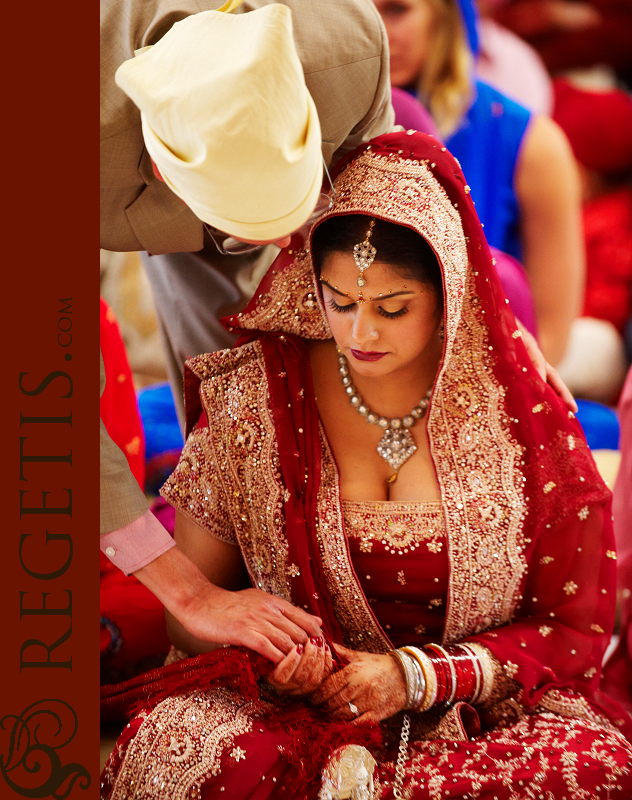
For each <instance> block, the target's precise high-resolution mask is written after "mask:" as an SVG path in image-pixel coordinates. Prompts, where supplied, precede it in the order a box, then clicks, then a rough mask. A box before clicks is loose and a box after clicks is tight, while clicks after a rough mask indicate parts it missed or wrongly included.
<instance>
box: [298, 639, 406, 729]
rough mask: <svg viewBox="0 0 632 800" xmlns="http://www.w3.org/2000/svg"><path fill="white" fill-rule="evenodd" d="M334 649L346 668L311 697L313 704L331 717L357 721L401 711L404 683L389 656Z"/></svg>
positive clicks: (375, 718) (338, 647) (393, 660)
mask: <svg viewBox="0 0 632 800" xmlns="http://www.w3.org/2000/svg"><path fill="white" fill-rule="evenodd" d="M334 647H335V648H336V652H337V653H338V655H339V656H341V657H342V659H343V660H344V661H345V662H346V666H345V667H344V668H343V669H341V670H340V671H339V672H335V673H334V674H333V675H332V676H331V677H330V678H328V679H327V680H326V681H325V682H324V683H323V685H322V686H321V687H320V689H318V690H317V691H316V692H315V693H314V694H313V695H312V698H311V700H312V702H313V703H315V704H316V705H322V707H323V708H324V709H326V710H327V711H329V712H330V713H331V714H333V715H334V716H335V717H340V718H341V719H346V720H352V721H353V720H356V719H357V720H358V721H359V722H366V721H369V720H372V721H374V722H379V721H380V720H383V719H386V718H387V717H391V716H393V714H396V713H397V712H398V711H401V709H402V708H403V707H404V705H405V704H406V682H405V679H404V676H403V674H402V671H401V670H400V668H399V667H398V665H397V663H396V661H395V659H394V658H393V657H392V656H389V655H374V654H372V653H362V652H355V651H354V650H348V649H347V648H346V647H341V646H340V645H334ZM352 706H353V707H355V710H354V708H352ZM356 710H357V713H356Z"/></svg>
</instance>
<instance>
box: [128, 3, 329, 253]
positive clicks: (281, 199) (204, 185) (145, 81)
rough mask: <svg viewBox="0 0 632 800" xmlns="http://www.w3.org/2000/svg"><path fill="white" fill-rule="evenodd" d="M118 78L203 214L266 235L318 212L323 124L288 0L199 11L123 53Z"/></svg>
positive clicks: (172, 176) (172, 182)
mask: <svg viewBox="0 0 632 800" xmlns="http://www.w3.org/2000/svg"><path fill="white" fill-rule="evenodd" d="M116 83H117V84H118V85H119V86H120V87H121V88H122V89H123V91H125V92H126V93H127V94H128V95H129V97H130V98H131V99H132V100H133V101H134V103H135V104H136V105H137V106H138V108H139V109H140V112H141V120H142V130H143V136H144V139H145V145H146V147H147V150H148V151H149V154H150V155H151V157H152V159H153V160H154V162H155V164H156V166H157V167H158V169H159V170H160V172H161V173H162V176H163V178H164V180H165V183H166V184H167V185H168V186H169V187H170V188H171V189H172V190H173V192H175V194H177V195H178V197H180V198H181V199H182V200H184V202H185V203H186V204H187V205H188V206H189V207H190V208H191V210H192V211H193V212H194V213H195V215H196V216H197V217H199V218H200V219H201V220H202V221H203V222H207V223H209V224H210V225H212V226H214V227H216V228H218V229H219V230H221V231H224V232H225V233H228V234H230V235H232V236H237V237H239V238H242V239H253V240H256V241H267V240H273V239H278V238H281V237H283V236H286V235H287V234H288V233H291V232H292V231H294V230H296V229H297V228H299V227H300V226H301V225H302V224H303V223H304V222H305V221H306V220H307V218H308V217H309V215H310V214H311V212H312V211H313V209H314V206H315V205H316V201H317V199H318V195H319V193H320V187H321V183H322V157H321V133H320V124H319V121H318V114H317V111H316V107H315V105H314V101H313V100H312V98H311V95H310V94H309V91H308V90H307V87H306V86H305V77H304V75H303V68H302V66H301V62H300V60H299V58H298V55H297V53H296V48H295V45H294V40H293V38H292V16H291V11H290V9H289V8H288V7H287V6H284V5H280V4H278V3H273V4H270V5H266V6H262V7H261V8H259V9H256V10H254V11H250V12H248V13H245V14H237V15H233V14H226V13H223V12H221V11H203V12H201V13H199V14H193V15H192V16H189V17H187V18H185V19H183V20H182V21H181V22H176V23H175V25H173V27H172V28H171V29H170V30H169V31H168V32H167V33H166V34H165V35H164V36H163V38H162V39H160V41H159V42H157V43H156V44H155V45H153V46H150V47H145V48H143V49H142V50H139V51H137V53H136V56H135V58H132V59H129V60H128V61H125V62H124V63H123V64H121V66H120V67H119V69H118V70H117V72H116Z"/></svg>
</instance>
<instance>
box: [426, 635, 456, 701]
mask: <svg viewBox="0 0 632 800" xmlns="http://www.w3.org/2000/svg"><path fill="white" fill-rule="evenodd" d="M422 649H423V650H425V651H426V652H427V653H428V657H429V658H430V660H431V661H432V665H433V667H434V669H435V672H436V675H437V699H436V700H435V705H439V704H441V703H446V702H449V700H450V698H451V697H452V695H453V694H454V688H455V686H454V680H453V670H451V665H450V663H449V661H448V656H447V653H446V652H445V650H443V648H442V647H440V646H439V645H434V644H427V645H425V646H424V647H423V648H422Z"/></svg>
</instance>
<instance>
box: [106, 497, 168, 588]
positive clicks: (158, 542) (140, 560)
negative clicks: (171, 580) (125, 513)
mask: <svg viewBox="0 0 632 800" xmlns="http://www.w3.org/2000/svg"><path fill="white" fill-rule="evenodd" d="M175 544H176V543H175V541H174V540H173V537H172V536H171V534H170V533H169V531H168V530H167V529H166V528H165V527H163V526H162V525H161V524H160V522H158V520H157V519H156V517H155V516H154V514H153V513H152V512H151V511H146V512H145V513H144V514H143V515H142V517H138V519H135V520H134V521H133V522H130V523H129V525H126V526H125V527H124V528H119V529H118V530H116V531H111V532H110V533H106V534H104V535H103V536H102V537H101V550H102V551H103V553H105V555H106V556H107V557H108V558H109V559H110V561H111V562H112V563H113V564H114V566H116V567H118V568H119V569H120V570H122V571H123V572H124V573H125V574H126V575H131V573H132V572H136V570H137V569H140V568H141V567H144V566H145V565H146V564H149V562H150V561H153V560H154V559H156V558H158V556H161V555H162V554H163V553H165V552H166V551H167V550H169V549H170V548H171V547H175Z"/></svg>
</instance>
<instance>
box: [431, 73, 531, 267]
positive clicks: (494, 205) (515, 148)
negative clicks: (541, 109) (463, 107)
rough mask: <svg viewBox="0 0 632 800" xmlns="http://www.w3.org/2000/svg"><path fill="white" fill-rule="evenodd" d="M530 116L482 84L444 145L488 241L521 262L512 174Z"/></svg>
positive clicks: (517, 209) (517, 211)
mask: <svg viewBox="0 0 632 800" xmlns="http://www.w3.org/2000/svg"><path fill="white" fill-rule="evenodd" d="M530 119H531V112H530V111H529V110H528V109H526V108H524V107H523V106H521V105H519V104H518V103H516V102H514V101H513V100H510V99H509V98H508V97H505V95H503V94H501V93H500V92H499V91H497V90H496V89H494V88H493V87H492V86H490V85H489V84H487V83H483V81H476V99H475V100H474V102H473V104H472V106H471V107H470V109H469V111H468V112H467V114H466V116H465V118H464V120H463V122H462V123H461V126H460V128H459V129H458V130H457V131H456V133H455V134H453V135H452V136H451V137H450V138H449V139H447V140H446V146H447V147H448V149H449V150H450V152H451V153H452V154H453V155H454V156H456V158H457V159H458V160H459V162H460V164H461V168H462V169H463V172H464V174H465V176H466V178H467V181H468V184H469V186H470V188H471V190H472V199H473V200H474V203H475V205H476V211H477V213H478V216H479V219H480V220H481V222H482V223H483V227H484V230H485V236H486V238H487V241H488V242H489V244H490V245H492V246H493V247H497V248H498V249H499V250H502V251H503V252H505V253H509V255H511V256H513V257H514V258H516V259H518V261H520V262H522V247H521V244H520V225H519V220H520V210H519V207H518V200H517V197H516V193H515V190H514V175H515V171H516V164H517V161H518V155H519V152H520V146H521V144H522V140H523V138H524V135H525V132H526V130H527V126H528V124H529V120H530Z"/></svg>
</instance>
